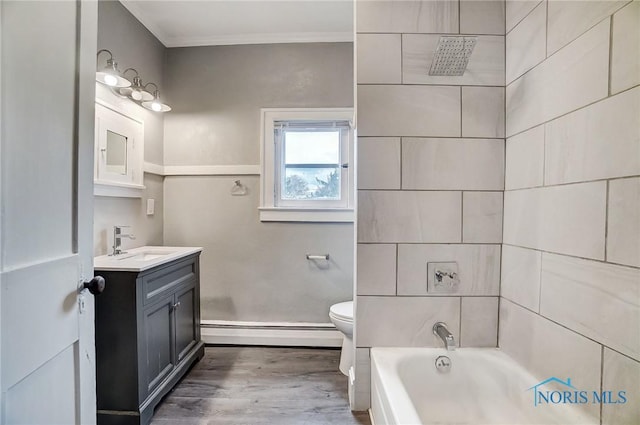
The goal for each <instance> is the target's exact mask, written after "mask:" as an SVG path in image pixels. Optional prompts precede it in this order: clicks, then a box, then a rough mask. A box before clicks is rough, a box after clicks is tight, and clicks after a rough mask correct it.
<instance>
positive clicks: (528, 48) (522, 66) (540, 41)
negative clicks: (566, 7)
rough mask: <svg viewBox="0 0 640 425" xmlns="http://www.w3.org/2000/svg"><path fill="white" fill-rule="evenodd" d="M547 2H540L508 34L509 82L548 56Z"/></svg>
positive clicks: (507, 76) (507, 66)
mask: <svg viewBox="0 0 640 425" xmlns="http://www.w3.org/2000/svg"><path fill="white" fill-rule="evenodd" d="M546 30H547V2H546V1H544V2H542V3H540V4H539V5H538V6H537V7H536V8H535V9H534V10H533V11H532V12H531V13H530V14H529V15H527V17H526V18H524V19H523V20H522V22H520V23H519V24H518V26H516V27H515V28H514V29H513V31H511V32H510V33H509V34H507V39H506V70H505V73H506V80H507V84H508V83H510V82H512V81H513V80H515V79H516V78H518V77H519V76H521V75H522V74H524V73H525V72H527V71H528V70H530V69H531V68H533V67H534V66H536V65H537V64H539V63H540V62H542V61H543V60H544V59H545V58H546V49H547V42H546V36H547V33H546Z"/></svg>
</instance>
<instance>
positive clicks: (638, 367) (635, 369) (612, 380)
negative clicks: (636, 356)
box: [602, 348, 640, 425]
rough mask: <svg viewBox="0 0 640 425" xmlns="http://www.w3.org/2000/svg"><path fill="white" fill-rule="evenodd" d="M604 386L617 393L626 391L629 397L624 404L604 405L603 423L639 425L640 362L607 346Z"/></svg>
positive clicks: (605, 388) (604, 361)
mask: <svg viewBox="0 0 640 425" xmlns="http://www.w3.org/2000/svg"><path fill="white" fill-rule="evenodd" d="M602 388H603V390H604V391H613V392H614V394H615V395H617V393H618V391H626V397H627V402H626V403H624V404H608V403H607V404H603V405H602V425H637V424H638V419H640V402H638V401H639V400H640V363H639V362H637V361H635V360H632V359H630V358H628V357H625V356H623V355H622V354H620V353H616V352H615V351H612V350H609V349H608V348H605V349H604V359H603V368H602ZM616 398H617V397H616Z"/></svg>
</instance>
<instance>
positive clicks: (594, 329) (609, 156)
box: [463, 0, 640, 424]
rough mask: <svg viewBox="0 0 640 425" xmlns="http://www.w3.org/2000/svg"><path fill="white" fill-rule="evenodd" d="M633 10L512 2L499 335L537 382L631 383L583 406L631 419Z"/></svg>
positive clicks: (612, 386)
mask: <svg viewBox="0 0 640 425" xmlns="http://www.w3.org/2000/svg"><path fill="white" fill-rule="evenodd" d="M529 6H531V7H529ZM545 8H546V9H547V13H548V16H547V17H543V16H542V12H541V10H542V9H545ZM639 9H640V2H639V1H638V0H635V1H633V2H629V1H620V2H616V1H555V0H549V1H546V0H545V1H542V2H538V3H537V4H535V5H534V2H531V3H529V4H528V6H527V5H526V4H524V3H523V2H520V1H508V2H507V30H508V31H509V30H510V32H509V33H508V35H507V52H506V62H507V76H508V78H507V88H506V93H507V95H506V97H507V100H506V110H507V112H506V122H507V135H508V136H512V137H509V138H508V139H507V145H506V172H505V185H506V192H505V207H504V246H503V255H502V276H501V301H500V303H501V307H500V326H499V327H500V333H499V345H500V347H501V348H502V349H503V350H505V351H506V352H508V353H509V354H510V355H512V356H514V357H515V358H516V359H517V360H518V361H520V362H521V363H522V364H524V365H525V366H526V367H528V368H529V369H530V370H531V371H532V372H533V374H534V375H536V377H537V378H541V379H546V378H548V377H549V376H564V377H571V378H572V380H573V382H574V383H576V384H579V385H580V386H581V387H584V388H594V389H598V388H600V383H601V382H602V389H603V390H616V391H617V390H626V391H627V393H628V398H629V401H628V403H627V404H625V405H609V404H605V403H603V404H602V406H599V405H598V404H592V405H590V406H587V409H588V410H590V413H591V414H592V415H593V416H594V422H596V423H598V422H599V421H601V423H602V424H637V423H638V421H639V420H640V410H638V409H639V408H638V406H639V405H640V394H639V393H638V392H639V391H638V388H640V177H639V175H640V163H639V161H640V87H638V85H639V84H640V73H639V72H638V70H639V69H640V67H639V64H640V51H639V50H638V46H640V11H639ZM539 15H540V16H539ZM536 22H537V23H536ZM545 23H546V26H547V27H546V29H545V28H544V25H545ZM541 39H542V40H541ZM522 40H531V43H532V46H533V48H531V49H525V50H522V49H517V48H516V47H514V46H516V45H518V44H520V43H522ZM541 43H543V44H544V45H545V46H546V55H545V56H544V57H542V58H541V56H540V47H539V46H540V44H541ZM510 46H512V47H513V48H510ZM610 50H611V51H610ZM528 68H530V69H528ZM519 73H523V75H522V76H518V75H517V74H519ZM511 78H515V80H513V81H511ZM463 208H464V207H463ZM549 359H553V361H552V362H550V361H549ZM600 411H601V412H602V413H601V414H600Z"/></svg>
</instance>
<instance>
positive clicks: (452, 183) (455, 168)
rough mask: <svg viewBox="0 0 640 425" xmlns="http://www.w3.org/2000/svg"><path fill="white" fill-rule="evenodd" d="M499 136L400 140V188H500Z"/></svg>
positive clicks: (501, 153)
mask: <svg viewBox="0 0 640 425" xmlns="http://www.w3.org/2000/svg"><path fill="white" fill-rule="evenodd" d="M503 170H504V141H503V140H502V139H426V138H403V139H402V188H403V189H428V190H460V189H466V190H502V189H503V188H504V176H503V173H504V171H503Z"/></svg>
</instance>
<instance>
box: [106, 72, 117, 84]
mask: <svg viewBox="0 0 640 425" xmlns="http://www.w3.org/2000/svg"><path fill="white" fill-rule="evenodd" d="M104 83H105V84H106V85H108V86H111V87H113V86H115V85H116V84H118V79H117V78H116V77H114V76H113V75H109V74H107V75H105V76H104Z"/></svg>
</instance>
